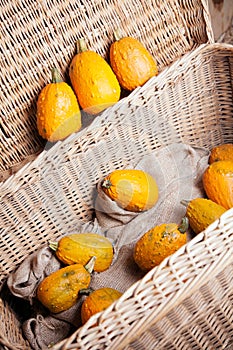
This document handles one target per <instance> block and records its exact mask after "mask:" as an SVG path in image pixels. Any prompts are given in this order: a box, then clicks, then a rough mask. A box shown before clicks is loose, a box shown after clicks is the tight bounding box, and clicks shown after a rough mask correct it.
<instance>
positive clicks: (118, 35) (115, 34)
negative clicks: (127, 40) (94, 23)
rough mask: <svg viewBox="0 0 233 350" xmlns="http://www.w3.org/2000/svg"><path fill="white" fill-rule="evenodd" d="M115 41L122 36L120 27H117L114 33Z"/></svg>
mask: <svg viewBox="0 0 233 350" xmlns="http://www.w3.org/2000/svg"><path fill="white" fill-rule="evenodd" d="M113 37H114V41H118V40H120V39H121V38H122V35H121V34H120V29H119V28H118V29H116V30H115V32H114V33H113Z"/></svg>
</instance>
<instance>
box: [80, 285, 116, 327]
mask: <svg viewBox="0 0 233 350" xmlns="http://www.w3.org/2000/svg"><path fill="white" fill-rule="evenodd" d="M82 294H83V293H82ZM121 295H122V293H121V292H119V291H118V290H116V289H114V288H109V287H104V288H99V289H96V290H94V291H93V290H90V291H89V292H88V296H87V297H86V298H85V300H84V301H83V303H82V306H81V320H82V324H84V323H86V322H87V321H88V320H89V318H90V317H91V316H92V315H95V314H97V313H98V312H101V311H103V310H105V309H107V308H108V307H109V306H110V305H111V304H112V303H113V302H114V301H116V300H118V299H119V298H120V297H121Z"/></svg>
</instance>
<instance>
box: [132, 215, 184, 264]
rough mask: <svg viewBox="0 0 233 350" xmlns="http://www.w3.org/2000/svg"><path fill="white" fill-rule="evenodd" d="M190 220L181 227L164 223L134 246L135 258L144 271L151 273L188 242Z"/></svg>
mask: <svg viewBox="0 0 233 350" xmlns="http://www.w3.org/2000/svg"><path fill="white" fill-rule="evenodd" d="M187 229H188V219H187V218H186V217H184V218H183V220H182V222H181V224H180V225H178V224H176V223H163V224H161V225H157V226H155V227H153V228H152V229H150V230H149V231H147V232H146V233H144V235H143V236H142V237H141V238H139V240H138V241H137V242H136V244H135V246H134V251H133V258H134V261H135V262H136V264H137V265H138V266H139V268H140V269H141V270H142V271H149V270H151V269H152V268H153V267H155V266H157V265H159V264H160V263H161V262H162V261H163V260H164V259H165V258H166V257H168V256H170V255H171V254H173V253H175V252H176V251H177V250H178V249H179V248H180V247H181V246H183V245H184V244H185V243H186V242H187V233H186V231H187Z"/></svg>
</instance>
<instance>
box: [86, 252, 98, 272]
mask: <svg viewBox="0 0 233 350" xmlns="http://www.w3.org/2000/svg"><path fill="white" fill-rule="evenodd" d="M95 261H96V256H93V257H92V258H91V259H90V260H89V261H88V263H87V264H86V265H85V266H84V267H85V269H86V270H87V272H89V273H92V271H93V270H94V266H95Z"/></svg>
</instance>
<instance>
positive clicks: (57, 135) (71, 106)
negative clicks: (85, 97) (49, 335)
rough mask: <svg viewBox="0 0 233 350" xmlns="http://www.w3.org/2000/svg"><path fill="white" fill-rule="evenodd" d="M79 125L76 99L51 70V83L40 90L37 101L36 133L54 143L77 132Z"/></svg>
mask: <svg viewBox="0 0 233 350" xmlns="http://www.w3.org/2000/svg"><path fill="white" fill-rule="evenodd" d="M81 124H82V122H81V112H80V108H79V104H78V101H77V97H76V96H75V93H74V91H73V90H72V88H71V87H70V86H69V85H68V84H67V83H66V82H64V81H62V80H61V77H60V74H59V72H58V70H57V69H56V68H53V69H52V82H51V83H49V84H47V85H46V86H45V87H44V88H43V89H42V90H41V92H40V94H39V96H38V100H37V129H38V132H39V134H40V136H42V137H43V138H44V139H46V140H48V141H50V142H55V141H58V140H63V139H65V138H66V137H67V136H69V135H70V134H72V133H74V132H76V131H78V130H79V129H80V128H81Z"/></svg>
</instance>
